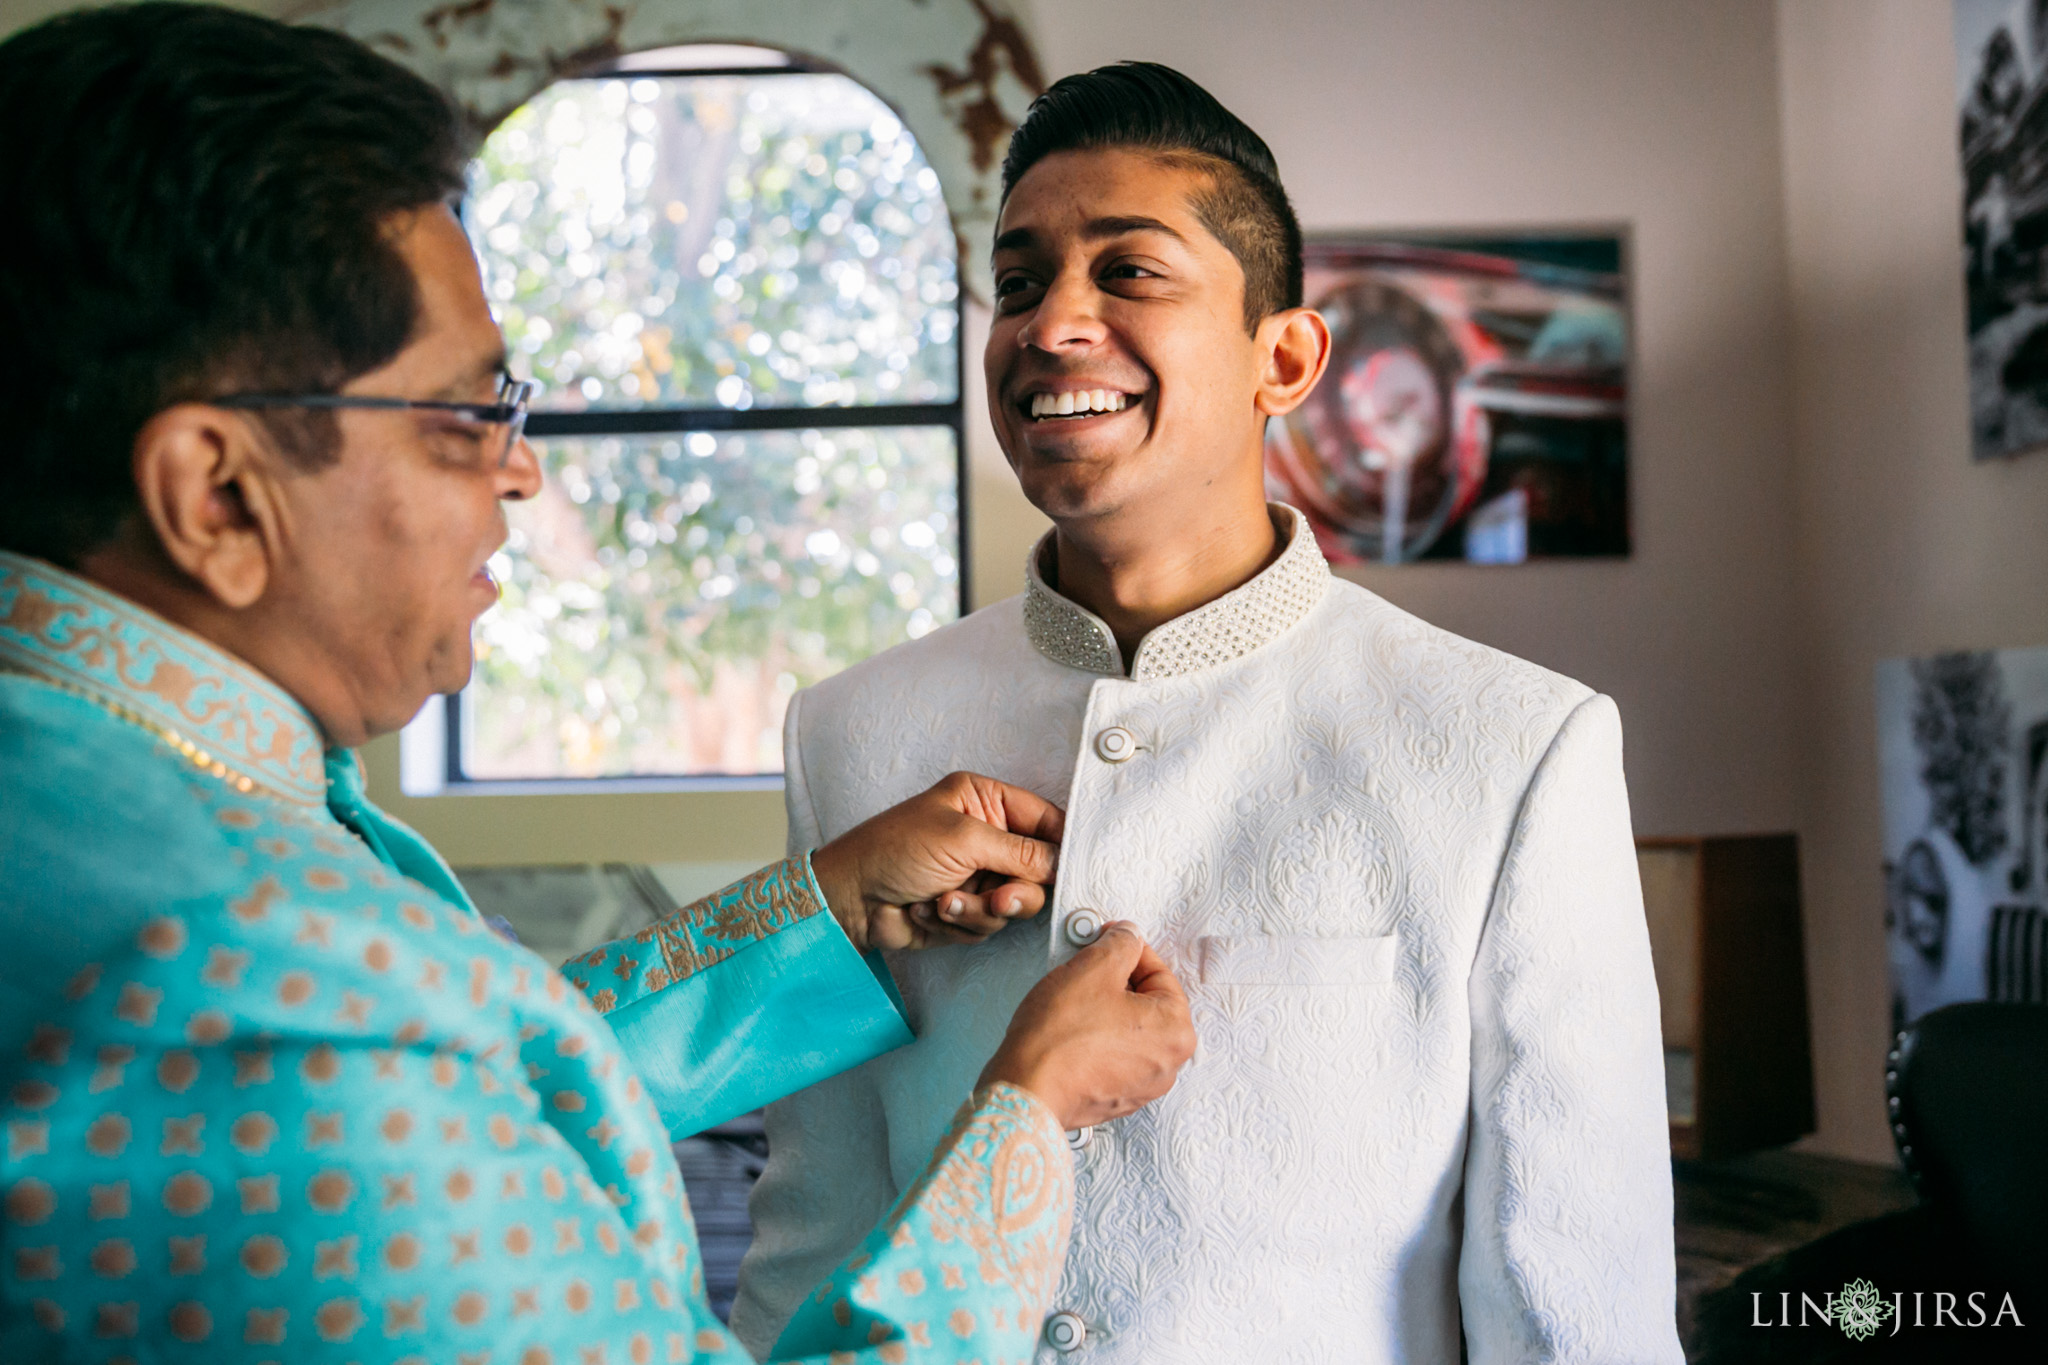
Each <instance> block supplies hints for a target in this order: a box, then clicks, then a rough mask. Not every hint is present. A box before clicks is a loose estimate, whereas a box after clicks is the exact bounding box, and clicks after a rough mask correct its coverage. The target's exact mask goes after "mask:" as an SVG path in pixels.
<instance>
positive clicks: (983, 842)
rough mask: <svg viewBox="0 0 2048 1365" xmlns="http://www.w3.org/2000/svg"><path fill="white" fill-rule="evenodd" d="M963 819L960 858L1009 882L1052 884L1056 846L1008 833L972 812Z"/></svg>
mask: <svg viewBox="0 0 2048 1365" xmlns="http://www.w3.org/2000/svg"><path fill="white" fill-rule="evenodd" d="M964 819H965V820H966V822H967V823H966V825H965V826H964V827H963V830H962V833H963V834H964V836H965V837H964V838H963V839H962V840H961V843H962V845H963V847H962V848H961V850H960V855H961V857H962V859H963V861H966V862H969V863H972V864H973V865H974V866H975V867H977V868H979V869H981V870H982V871H984V872H993V873H995V874H996V875H998V876H1000V877H1005V878H1008V879H1010V880H1012V881H1026V882H1037V883H1038V884H1039V885H1041V886H1044V885H1048V884H1050V883H1051V881H1052V879H1053V874H1054V873H1055V872H1057V871H1058V870H1059V864H1060V850H1059V845H1057V844H1049V843H1046V842H1045V841H1044V840H1042V839H1033V838H1031V837H1029V836H1028V835H1023V834H1011V833H1009V832H1008V831H1006V830H1000V829H997V828H996V827H995V826H994V825H991V824H988V823H987V822H985V821H982V820H977V819H975V818H974V817H973V816H971V815H970V816H966V817H964Z"/></svg>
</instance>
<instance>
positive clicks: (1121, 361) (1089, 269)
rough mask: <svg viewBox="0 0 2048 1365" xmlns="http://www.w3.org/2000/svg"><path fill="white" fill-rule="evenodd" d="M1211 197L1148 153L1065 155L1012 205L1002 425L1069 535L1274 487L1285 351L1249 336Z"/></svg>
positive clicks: (999, 365)
mask: <svg viewBox="0 0 2048 1365" xmlns="http://www.w3.org/2000/svg"><path fill="white" fill-rule="evenodd" d="M1209 184H1210V178H1209V174H1208V172H1206V171H1204V170H1201V169H1198V168H1195V167H1191V166H1188V165H1186V164H1185V163H1175V162H1172V161H1168V160H1163V159H1161V158H1159V157H1156V156H1153V155H1149V154H1147V153H1145V152H1142V151H1133V150H1127V149H1123V148H1104V149H1099V150H1090V151H1074V152H1060V153H1056V154H1055V155H1052V156H1048V157H1046V158H1045V159H1044V160H1043V161H1040V162H1039V163H1038V164H1036V165H1034V166H1033V167H1032V168H1031V169H1030V170H1029V171H1027V172H1025V174H1024V176H1023V178H1022V179H1020V180H1019V181H1018V182H1017V184H1016V186H1015V188H1014V189H1012V191H1011V192H1010V197H1009V201H1008V202H1007V203H1006V204H1005V205H1004V207H1003V214H1002V218H1001V221H1000V222H999V223H998V224H997V229H996V252H995V261H994V264H995V295H996V316H995V321H994V324H993V326H992V327H991V329H990V332H989V342H988V350H987V352H986V353H985V355H984V357H983V365H984V368H985V371H986V374H987V378H988V396H989V415H990V417H991V418H992V419H993V420H994V423H995V428H996V435H997V438H998V439H999V440H1000V441H1001V443H1002V446H1003V451H1004V453H1005V454H1006V455H1007V456H1008V457H1009V460H1010V464H1011V466H1012V467H1013V468H1014V469H1015V470H1016V471H1017V477H1018V479H1019V481H1020V482H1021V483H1022V484H1023V486H1024V493H1025V496H1026V497H1028V498H1030V500H1031V501H1032V503H1033V504H1034V505H1036V506H1037V507H1038V508H1039V510H1041V511H1043V512H1044V513H1045V514H1046V515H1047V516H1049V517H1051V518H1053V519H1054V520H1055V521H1057V522H1060V523H1061V524H1062V525H1063V526H1073V525H1075V524H1077V523H1084V522H1087V521H1090V520H1093V519H1097V518H1103V517H1114V516H1117V515H1118V514H1121V513H1125V512H1130V511H1142V512H1143V513H1145V514H1146V515H1147V516H1151V515H1155V514H1158V515H1171V514H1172V513H1173V511H1174V508H1175V506H1176V505H1177V504H1183V503H1185V501H1186V500H1188V499H1191V498H1200V497H1203V496H1205V490H1210V491H1212V492H1213V488H1212V486H1213V485H1215V484H1216V483H1217V482H1218V481H1219V480H1233V479H1234V480H1243V479H1246V478H1253V479H1256V478H1257V477H1258V468H1259V458H1260V439H1261V433H1262V432H1263V430H1264V426H1265V416H1264V414H1263V413H1261V412H1260V411H1259V409H1258V406H1257V396H1258V391H1259V384H1260V378H1261V375H1262V374H1263V372H1264V366H1265V361H1266V357H1267V355H1268V354H1269V351H1268V350H1267V349H1264V348H1262V344H1261V341H1260V338H1259V337H1255V336H1252V335H1249V334H1247V332H1246V329H1245V317H1244V288H1245V278H1244V270H1243V268H1242V267H1241V266H1239V264H1238V261H1237V258H1236V257H1235V256H1233V255H1232V254H1231V252H1230V250H1229V248H1228V247H1226V246H1224V245H1223V243H1222V242H1220V241H1218V240H1217V239H1216V238H1215V236H1213V235H1212V234H1211V233H1210V231H1209V230H1208V228H1206V227H1205V226H1203V224H1202V221H1201V219H1200V217H1199V216H1198V214H1197V212H1196V210H1195V207H1194V199H1195V197H1196V196H1198V195H1200V194H1201V193H1202V192H1203V191H1204V190H1205V189H1207V188H1208V187H1209ZM1264 330H1265V329H1264V328H1263V327H1262V328H1261V331H1262V332H1263V331H1264Z"/></svg>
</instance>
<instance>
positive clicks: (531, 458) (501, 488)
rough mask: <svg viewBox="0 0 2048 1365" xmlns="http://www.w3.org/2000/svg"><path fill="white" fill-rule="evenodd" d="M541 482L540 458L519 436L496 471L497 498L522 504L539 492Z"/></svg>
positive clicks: (523, 438) (524, 439)
mask: <svg viewBox="0 0 2048 1365" xmlns="http://www.w3.org/2000/svg"><path fill="white" fill-rule="evenodd" d="M541 482H542V480H541V472H540V456H539V455H537V454H536V453H534V449H533V447H532V446H531V445H529V444H527V440H526V438H525V437H524V436H521V437H520V438H519V439H518V440H516V441H514V442H513V443H512V449H511V450H509V451H507V452H506V454H505V463H504V466H503V467H502V468H500V469H499V470H498V496H499V497H501V498H504V499H505V500H507V501H508V502H524V501H525V500H526V499H528V498H530V497H532V496H534V495H535V494H536V493H538V492H540V486H541Z"/></svg>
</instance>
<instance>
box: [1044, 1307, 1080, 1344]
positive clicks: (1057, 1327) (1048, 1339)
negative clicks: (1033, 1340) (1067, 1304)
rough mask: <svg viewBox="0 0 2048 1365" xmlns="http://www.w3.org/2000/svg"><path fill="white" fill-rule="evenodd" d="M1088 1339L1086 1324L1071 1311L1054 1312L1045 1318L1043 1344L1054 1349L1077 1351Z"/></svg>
mask: <svg viewBox="0 0 2048 1365" xmlns="http://www.w3.org/2000/svg"><path fill="white" fill-rule="evenodd" d="M1086 1340H1088V1324H1087V1323H1085V1322H1083V1321H1081V1320H1080V1319H1079V1318H1077V1317H1075V1316H1074V1315H1073V1314H1072V1313H1054V1314H1053V1315H1052V1316H1051V1317H1049V1318H1047V1319H1046V1320H1045V1344H1046V1345H1048V1346H1050V1347H1052V1348H1053V1349H1054V1350H1055V1351H1078V1350H1080V1349H1081V1343H1082V1342H1084V1341H1086Z"/></svg>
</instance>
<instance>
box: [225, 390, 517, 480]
mask: <svg viewBox="0 0 2048 1365" xmlns="http://www.w3.org/2000/svg"><path fill="white" fill-rule="evenodd" d="M535 388H536V386H535V384H534V383H533V381H531V380H526V379H514V378H512V377H511V376H510V375H507V376H505V378H504V379H503V380H502V381H501V382H500V383H499V385H498V400H497V401H496V402H495V403H455V402H448V401H445V400H439V399H426V398H379V397H375V396H372V395H369V394H353V393H236V394H229V395H228V396H227V397H225V398H215V399H211V400H210V401H211V402H212V404H213V406H215V407H220V408H237V409H249V408H323V409H327V410H330V411H332V410H335V409H341V408H360V409H368V410H370V411H373V412H414V411H418V412H446V413H453V414H454V415H456V416H458V417H461V418H463V419H464V420H465V421H470V422H475V423H477V424H478V425H480V426H490V427H496V426H502V427H504V428H505V445H504V448H503V449H502V450H500V451H499V452H498V459H497V463H496V464H495V465H494V466H493V468H497V469H503V468H504V467H505V465H506V463H507V462H508V461H510V460H511V458H512V448H513V447H514V446H516V445H518V444H519V438H520V437H521V436H522V435H524V434H525V431H526V419H527V417H528V416H529V415H530V414H531V411H532V407H531V405H532V402H533V395H534V390H535Z"/></svg>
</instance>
